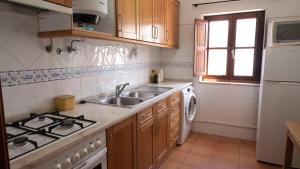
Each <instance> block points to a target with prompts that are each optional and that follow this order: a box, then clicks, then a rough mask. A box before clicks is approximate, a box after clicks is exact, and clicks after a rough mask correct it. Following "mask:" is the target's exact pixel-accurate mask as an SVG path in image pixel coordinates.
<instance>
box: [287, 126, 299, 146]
mask: <svg viewBox="0 0 300 169" xmlns="http://www.w3.org/2000/svg"><path fill="white" fill-rule="evenodd" d="M286 125H287V129H288V132H289V135H290V136H291V137H292V138H293V140H294V144H296V146H297V147H298V148H299V149H300V122H287V124H286Z"/></svg>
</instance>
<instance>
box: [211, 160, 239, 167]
mask: <svg viewBox="0 0 300 169" xmlns="http://www.w3.org/2000/svg"><path fill="white" fill-rule="evenodd" d="M212 169H238V159H235V160H232V159H227V158H215V159H214V160H213V163H212Z"/></svg>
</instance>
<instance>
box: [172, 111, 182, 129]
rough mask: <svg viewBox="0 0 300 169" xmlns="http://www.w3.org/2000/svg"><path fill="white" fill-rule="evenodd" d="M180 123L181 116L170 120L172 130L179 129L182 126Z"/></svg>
mask: <svg viewBox="0 0 300 169" xmlns="http://www.w3.org/2000/svg"><path fill="white" fill-rule="evenodd" d="M179 121H180V118H179V114H178V115H175V116H173V117H171V118H170V129H174V128H177V127H179V124H180V123H179Z"/></svg>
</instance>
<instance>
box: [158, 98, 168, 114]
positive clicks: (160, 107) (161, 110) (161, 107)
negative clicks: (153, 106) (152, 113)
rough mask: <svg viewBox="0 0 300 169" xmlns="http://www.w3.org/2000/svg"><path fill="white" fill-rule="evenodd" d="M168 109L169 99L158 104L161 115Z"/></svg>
mask: <svg viewBox="0 0 300 169" xmlns="http://www.w3.org/2000/svg"><path fill="white" fill-rule="evenodd" d="M167 108H168V103H167V99H164V100H162V101H159V102H158V103H157V112H159V113H161V112H163V111H164V110H165V109H167Z"/></svg>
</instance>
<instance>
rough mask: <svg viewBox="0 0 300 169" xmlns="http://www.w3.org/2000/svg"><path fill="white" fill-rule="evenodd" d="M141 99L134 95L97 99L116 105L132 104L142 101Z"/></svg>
mask: <svg viewBox="0 0 300 169" xmlns="http://www.w3.org/2000/svg"><path fill="white" fill-rule="evenodd" d="M142 102H143V100H142V99H139V98H134V97H110V98H105V99H102V100H100V101H99V103H102V104H109V105H116V106H133V105H137V104H139V103H142Z"/></svg>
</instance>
